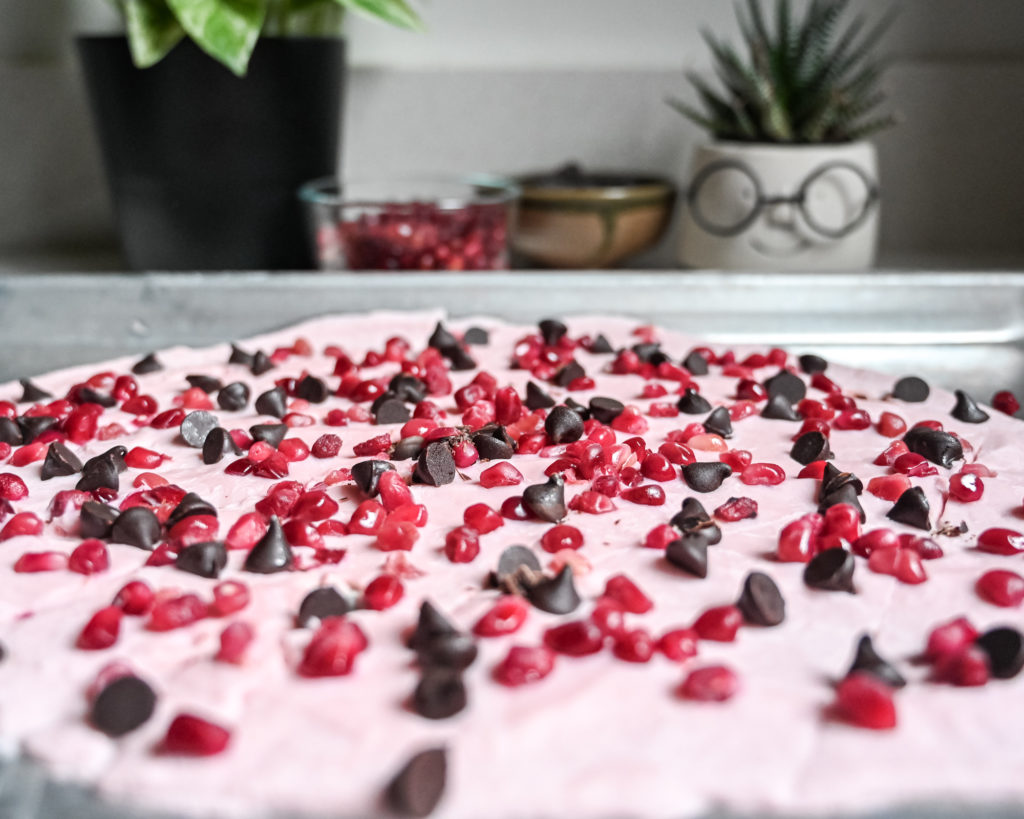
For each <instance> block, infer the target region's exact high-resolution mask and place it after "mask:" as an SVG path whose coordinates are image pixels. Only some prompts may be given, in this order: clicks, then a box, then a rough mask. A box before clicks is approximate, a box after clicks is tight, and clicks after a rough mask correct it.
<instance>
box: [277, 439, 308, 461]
mask: <svg viewBox="0 0 1024 819" xmlns="http://www.w3.org/2000/svg"><path fill="white" fill-rule="evenodd" d="M277 450H278V452H280V453H281V454H282V455H284V457H285V460H287V461H288V462H289V463H296V462H298V461H304V460H306V458H308V457H309V447H308V446H306V442H305V441H302V440H300V439H299V438H285V439H284V440H283V441H281V443H279V444H278V445H277Z"/></svg>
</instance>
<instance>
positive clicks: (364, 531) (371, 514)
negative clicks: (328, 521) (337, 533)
mask: <svg viewBox="0 0 1024 819" xmlns="http://www.w3.org/2000/svg"><path fill="white" fill-rule="evenodd" d="M386 517H387V512H385V510H384V507H383V506H381V505H380V504H379V503H378V502H377V501H375V500H364V501H363V502H362V503H360V504H359V506H357V507H356V510H355V511H354V512H353V513H352V517H351V518H350V519H349V522H348V531H349V534H354V535H375V534H377V532H379V531H380V527H381V526H382V525H383V524H384V519H385V518H386Z"/></svg>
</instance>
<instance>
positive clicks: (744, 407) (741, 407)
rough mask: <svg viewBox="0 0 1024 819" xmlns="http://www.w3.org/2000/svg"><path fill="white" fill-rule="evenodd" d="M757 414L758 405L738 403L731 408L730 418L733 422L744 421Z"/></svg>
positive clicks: (750, 402) (746, 402) (747, 402)
mask: <svg viewBox="0 0 1024 819" xmlns="http://www.w3.org/2000/svg"><path fill="white" fill-rule="evenodd" d="M756 414H757V404H755V403H754V402H753V401H737V402H736V403H735V404H733V405H732V406H731V407H729V418H730V420H732V421H734V422H735V421H742V420H743V419H744V418H749V417H750V416H751V415H756Z"/></svg>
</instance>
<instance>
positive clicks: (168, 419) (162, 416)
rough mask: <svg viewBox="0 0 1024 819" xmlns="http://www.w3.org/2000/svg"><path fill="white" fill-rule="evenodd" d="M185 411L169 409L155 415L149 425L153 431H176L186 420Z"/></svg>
mask: <svg viewBox="0 0 1024 819" xmlns="http://www.w3.org/2000/svg"><path fill="white" fill-rule="evenodd" d="M185 414H186V413H185V410H183V409H169V410H164V411H163V412H161V413H159V414H158V415H155V416H154V417H153V420H152V421H150V422H149V425H150V426H151V427H153V429H176V428H177V427H180V426H181V422H182V421H184V420H185Z"/></svg>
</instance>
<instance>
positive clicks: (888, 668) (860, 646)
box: [846, 634, 907, 688]
mask: <svg viewBox="0 0 1024 819" xmlns="http://www.w3.org/2000/svg"><path fill="white" fill-rule="evenodd" d="M854 671H864V672H867V673H868V674H870V675H871V676H873V677H877V678H878V679H879V680H881V681H882V682H884V683H885V684H886V685H888V686H890V687H892V688H903V686H905V685H906V684H907V681H906V680H905V679H903V675H902V674H900V672H899V671H897V670H896V668H895V666H893V665H892V664H891V663H889V662H888V661H886V660H883V659H882V658H881V657H880V656H879V654H878V652H877V651H875V647H874V645H872V643H871V638H870V637H869V636H868V635H867V634H864V635H862V636H861V638H860V640H858V641H857V652H856V654H855V655H854V657H853V664H852V665H851V666H850V670H849V671H847V672H846V673H847V674H852V673H853V672H854Z"/></svg>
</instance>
